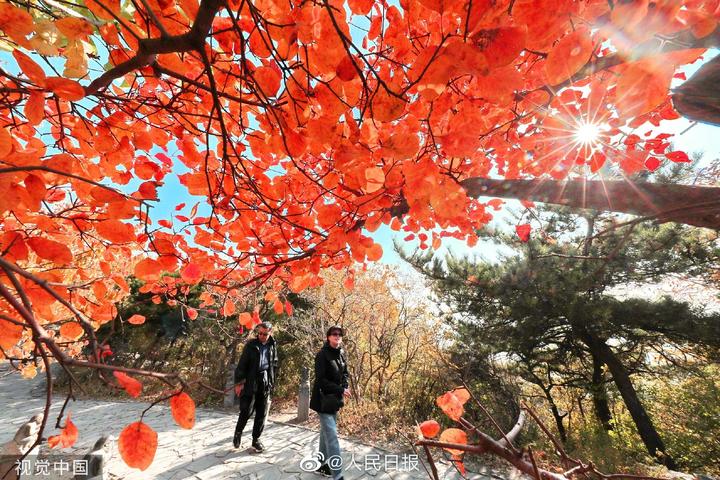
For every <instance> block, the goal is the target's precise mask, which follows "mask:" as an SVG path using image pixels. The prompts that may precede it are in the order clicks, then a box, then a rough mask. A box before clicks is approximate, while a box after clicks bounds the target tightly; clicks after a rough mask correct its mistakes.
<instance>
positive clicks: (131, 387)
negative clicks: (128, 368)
mask: <svg viewBox="0 0 720 480" xmlns="http://www.w3.org/2000/svg"><path fill="white" fill-rule="evenodd" d="M113 375H115V378H116V379H117V381H118V383H119V384H120V386H121V387H123V388H124V389H125V391H126V392H127V393H128V394H129V395H130V396H131V397H133V398H137V397H139V396H140V392H142V383H140V382H138V381H137V380H135V379H134V378H132V377H131V376H129V375H126V374H124V373H123V372H113Z"/></svg>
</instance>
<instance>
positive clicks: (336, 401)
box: [310, 326, 350, 480]
mask: <svg viewBox="0 0 720 480" xmlns="http://www.w3.org/2000/svg"><path fill="white" fill-rule="evenodd" d="M342 337H343V329H342V328H341V327H338V326H335V327H330V328H329V329H328V331H327V333H326V334H325V339H326V341H325V344H324V345H323V347H322V348H321V349H320V351H319V352H318V353H317V355H315V382H314V383H313V389H312V395H311V396H310V408H312V409H313V410H315V411H316V412H317V413H318V417H319V418H320V446H319V452H320V454H321V455H322V456H321V458H320V461H321V462H322V465H321V467H320V468H318V470H317V472H318V473H321V474H323V475H326V476H328V477H329V476H332V477H333V478H334V479H335V480H342V479H343V476H342V457H341V456H340V442H339V441H338V437H337V413H338V411H339V410H340V409H341V408H342V407H343V405H344V404H345V402H344V398H345V397H348V396H350V389H349V385H348V378H349V376H348V369H347V360H346V358H345V351H344V350H343V349H342V346H341V344H342Z"/></svg>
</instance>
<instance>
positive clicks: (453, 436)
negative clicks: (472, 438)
mask: <svg viewBox="0 0 720 480" xmlns="http://www.w3.org/2000/svg"><path fill="white" fill-rule="evenodd" d="M439 440H440V441H441V442H446V443H458V444H463V445H467V433H465V432H464V431H463V430H460V429H459V428H448V429H446V430H444V431H443V432H442V433H441V434H440V439H439ZM445 450H446V451H447V452H448V453H450V454H451V455H461V454H462V453H464V450H458V449H457V448H446V449H445Z"/></svg>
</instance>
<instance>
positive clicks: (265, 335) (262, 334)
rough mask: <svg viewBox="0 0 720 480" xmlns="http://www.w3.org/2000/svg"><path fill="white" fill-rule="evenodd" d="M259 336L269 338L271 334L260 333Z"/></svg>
mask: <svg viewBox="0 0 720 480" xmlns="http://www.w3.org/2000/svg"><path fill="white" fill-rule="evenodd" d="M257 335H258V337H267V336H268V335H270V332H267V333H258V334H257Z"/></svg>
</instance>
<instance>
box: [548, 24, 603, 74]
mask: <svg viewBox="0 0 720 480" xmlns="http://www.w3.org/2000/svg"><path fill="white" fill-rule="evenodd" d="M592 51H593V42H592V38H590V31H589V30H588V29H587V28H586V27H580V28H578V29H577V30H575V31H574V32H571V33H569V34H568V35H565V36H564V37H563V38H562V39H561V40H560V41H559V42H558V43H557V45H555V47H554V48H553V49H552V50H551V51H550V54H549V55H548V56H547V60H546V61H545V77H546V79H547V82H548V84H549V85H557V84H559V83H561V82H563V81H565V80H567V79H568V78H570V77H572V76H573V75H575V74H576V73H577V72H579V71H580V69H581V68H582V67H583V66H584V65H585V64H586V63H587V61H588V60H589V59H590V55H592Z"/></svg>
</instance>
